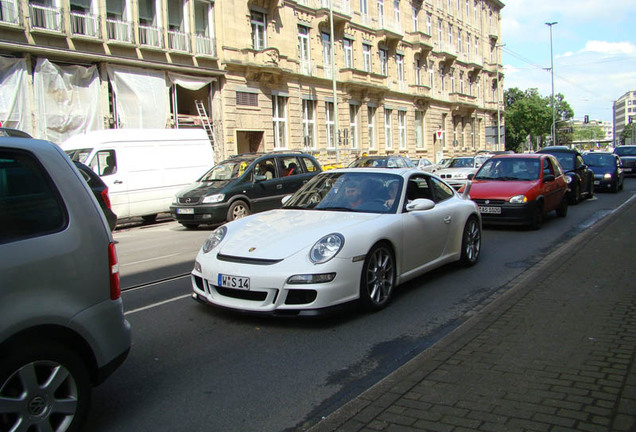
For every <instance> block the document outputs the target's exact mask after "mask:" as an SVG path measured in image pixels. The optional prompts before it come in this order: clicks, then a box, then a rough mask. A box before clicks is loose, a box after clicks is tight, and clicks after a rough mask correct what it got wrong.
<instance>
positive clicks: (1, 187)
mask: <svg viewBox="0 0 636 432" xmlns="http://www.w3.org/2000/svg"><path fill="white" fill-rule="evenodd" d="M67 222H68V216H67V213H66V208H65V207H64V204H63V203H62V199H61V197H60V195H59V193H58V191H57V188H56V187H55V185H54V184H53V182H52V181H51V179H50V177H49V176H48V174H47V173H46V171H45V170H44V168H43V167H42V166H41V165H40V164H39V163H38V162H37V160H36V159H35V158H34V157H33V156H32V155H30V154H28V153H25V152H17V151H12V150H0V227H2V229H0V244H2V243H9V242H13V241H16V240H20V239H23V238H29V237H36V236H41V235H45V234H50V233H54V232H57V231H61V230H62V229H64V227H65V226H66V225H67Z"/></svg>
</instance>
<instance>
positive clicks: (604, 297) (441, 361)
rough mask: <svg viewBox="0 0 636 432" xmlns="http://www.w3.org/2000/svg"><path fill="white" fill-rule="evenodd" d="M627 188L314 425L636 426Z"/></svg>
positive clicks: (631, 216) (635, 223) (631, 222)
mask: <svg viewBox="0 0 636 432" xmlns="http://www.w3.org/2000/svg"><path fill="white" fill-rule="evenodd" d="M635 239H636V200H631V201H630V203H629V204H627V205H625V206H624V207H623V208H622V209H621V210H619V211H618V212H617V214H615V215H612V216H611V217H609V218H608V219H606V220H604V221H602V222H600V223H599V224H598V225H597V226H595V227H593V228H592V229H591V230H590V231H589V232H587V233H584V234H583V235H581V236H579V237H578V238H576V239H575V240H573V241H572V242H570V243H569V244H567V245H565V246H564V247H562V248H561V249H559V250H558V251H555V252H554V253H553V254H552V255H551V256H549V257H547V258H546V259H545V260H543V262H542V263H540V264H539V265H537V266H535V268H534V269H533V270H532V271H529V272H526V273H527V274H523V275H521V276H520V277H519V278H517V280H515V281H513V282H514V284H512V285H511V288H510V289H509V290H508V291H507V292H506V293H505V294H503V295H502V296H501V297H499V298H498V299H496V300H495V301H493V302H492V303H491V304H489V305H488V306H487V307H485V308H484V309H483V310H481V311H479V312H478V313H477V314H476V315H475V316H474V317H472V318H471V319H470V320H468V321H467V322H466V323H465V324H463V325H462V326H460V327H459V328H458V329H457V330H456V331H454V332H453V333H451V334H450V335H449V336H447V337H446V338H444V339H443V340H442V341H440V342H439V343H438V344H436V345H435V346H433V347H432V348H430V349H428V350H427V351H425V352H424V353H422V354H420V355H419V356H418V357H416V358H415V359H413V360H411V361H410V362H409V363H407V364H406V365H405V366H403V367H402V368H400V369H399V370H398V371H396V372H395V373H393V374H392V375H390V376H389V377H387V378H386V379H385V380H383V381H381V382H380V383H378V384H377V385H376V386H374V387H372V388H371V389H369V390H368V391H366V392H365V393H363V394H362V395H361V396H359V397H358V398H356V399H355V400H353V401H351V402H350V403H348V404H347V405H345V406H344V407H342V408H340V409H339V410H338V411H336V412H335V413H333V414H332V415H330V416H329V417H327V418H326V419H325V420H323V421H321V422H320V423H318V424H317V425H315V426H314V427H313V428H311V429H310V431H311V432H323V431H336V430H337V431H414V430H417V431H422V430H424V431H454V432H459V431H468V430H478V431H565V430H581V431H636V362H635V357H634V356H635V353H636V289H635V288H636V283H635V280H636V277H635V274H636V264H635V260H634V259H635V258H636V253H635V251H636V248H635V247H634V244H635Z"/></svg>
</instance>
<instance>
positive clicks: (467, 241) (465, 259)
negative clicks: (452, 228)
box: [461, 218, 481, 266]
mask: <svg viewBox="0 0 636 432" xmlns="http://www.w3.org/2000/svg"><path fill="white" fill-rule="evenodd" d="M480 251H481V228H480V226H479V222H478V221H477V219H475V218H470V219H468V222H466V226H465V227H464V234H463V236H462V253H461V262H462V264H464V265H466V266H470V265H473V264H475V263H476V262H477V259H479V252H480Z"/></svg>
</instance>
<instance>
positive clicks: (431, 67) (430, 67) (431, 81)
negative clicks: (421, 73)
mask: <svg viewBox="0 0 636 432" xmlns="http://www.w3.org/2000/svg"><path fill="white" fill-rule="evenodd" d="M434 82H435V64H434V63H433V62H429V63H428V86H429V87H430V88H431V89H432V88H433V84H434Z"/></svg>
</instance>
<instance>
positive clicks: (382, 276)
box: [192, 168, 481, 315]
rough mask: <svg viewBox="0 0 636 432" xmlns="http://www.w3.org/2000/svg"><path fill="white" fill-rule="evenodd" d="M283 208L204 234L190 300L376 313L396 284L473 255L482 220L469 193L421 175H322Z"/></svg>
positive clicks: (272, 309) (266, 309) (248, 307)
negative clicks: (353, 305) (356, 306)
mask: <svg viewBox="0 0 636 432" xmlns="http://www.w3.org/2000/svg"><path fill="white" fill-rule="evenodd" d="M467 189H469V188H467ZM284 201H285V204H284V205H283V207H282V208H281V209H278V210H271V211H268V212H265V213H258V214H254V215H251V216H247V217H244V218H241V219H238V220H235V221H233V222H230V223H228V224H226V225H223V226H221V227H220V228H218V229H216V230H215V231H214V232H213V233H212V234H211V235H210V237H209V238H208V239H207V240H206V241H205V243H204V244H203V247H202V248H201V251H200V252H199V254H198V255H197V258H196V261H195V265H194V270H193V271H192V288H193V293H192V296H193V297H194V299H196V300H198V301H200V302H202V303H207V304H211V305H214V306H218V307H222V308H228V309H234V310H240V311H245V312H252V313H266V314H272V315H317V314H321V313H325V312H328V311H331V310H332V309H334V308H337V307H340V306H343V305H345V304H348V303H350V302H354V301H359V302H360V303H361V304H362V305H363V306H364V307H365V308H366V309H367V310H379V309H382V308H383V307H384V306H386V305H387V304H388V302H389V301H390V300H391V296H392V294H393V292H394V290H395V287H396V286H397V285H399V284H401V283H403V282H405V281H407V280H409V279H412V278H415V277H417V276H419V275H421V274H423V273H425V272H427V271H429V270H432V269H434V268H437V267H440V266H442V265H444V264H446V263H449V262H453V261H460V262H461V263H462V264H464V265H467V266H470V265H473V264H475V263H476V262H477V260H478V258H479V252H480V249H481V216H480V214H479V209H478V207H477V205H476V204H475V203H474V202H473V201H471V200H470V199H469V198H468V192H465V193H464V194H463V195H460V194H459V193H457V192H456V191H455V190H454V189H453V188H451V187H450V186H449V185H448V184H446V183H445V182H443V181H442V180H440V179H439V178H437V177H435V176H432V175H430V174H428V173H425V172H422V171H420V170H417V169H392V170H387V169H381V168H356V169H340V170H330V171H325V172H323V173H320V174H318V175H317V176H316V177H314V178H313V179H312V180H310V181H309V182H308V183H307V184H306V185H304V186H303V187H302V188H301V189H299V190H298V191H297V192H296V193H295V194H293V195H291V196H288V197H286V200H284Z"/></svg>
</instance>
